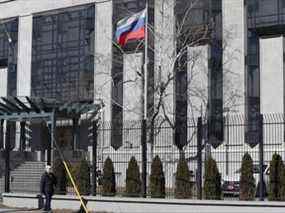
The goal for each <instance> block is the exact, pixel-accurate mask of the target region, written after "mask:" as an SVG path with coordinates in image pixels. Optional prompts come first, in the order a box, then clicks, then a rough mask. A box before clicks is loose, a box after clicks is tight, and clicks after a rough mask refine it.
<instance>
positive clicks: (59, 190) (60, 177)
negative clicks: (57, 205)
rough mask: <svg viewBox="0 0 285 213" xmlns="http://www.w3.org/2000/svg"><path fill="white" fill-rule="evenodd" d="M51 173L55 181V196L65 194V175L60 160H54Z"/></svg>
mask: <svg viewBox="0 0 285 213" xmlns="http://www.w3.org/2000/svg"><path fill="white" fill-rule="evenodd" d="M53 173H54V175H55V177H56V179H57V184H56V187H55V194H60V195H64V194H66V186H67V174H66V170H65V168H64V165H63V163H62V161H61V160H60V159H56V160H55V161H54V164H53Z"/></svg>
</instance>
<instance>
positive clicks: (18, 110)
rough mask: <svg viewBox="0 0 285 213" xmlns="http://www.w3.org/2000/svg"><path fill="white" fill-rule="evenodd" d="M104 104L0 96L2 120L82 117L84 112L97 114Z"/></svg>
mask: <svg viewBox="0 0 285 213" xmlns="http://www.w3.org/2000/svg"><path fill="white" fill-rule="evenodd" d="M101 108H102V104H94V103H90V102H66V103H61V102H58V101H56V100H54V99H47V98H38V97H28V96H25V97H0V120H7V121H19V122H21V121H31V120H33V119H35V118H48V117H50V116H54V117H56V118H60V119H73V118H80V116H81V115H82V114H86V113H91V114H94V115H96V114H97V112H98V111H99V110H100V109H101Z"/></svg>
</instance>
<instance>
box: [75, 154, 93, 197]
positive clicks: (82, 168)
mask: <svg viewBox="0 0 285 213" xmlns="http://www.w3.org/2000/svg"><path fill="white" fill-rule="evenodd" d="M76 183H77V187H78V190H79V192H80V194H81V195H89V194H90V191H91V183H90V166H89V163H88V161H87V160H85V159H82V160H81V161H80V163H79V165H78V171H77V174H76Z"/></svg>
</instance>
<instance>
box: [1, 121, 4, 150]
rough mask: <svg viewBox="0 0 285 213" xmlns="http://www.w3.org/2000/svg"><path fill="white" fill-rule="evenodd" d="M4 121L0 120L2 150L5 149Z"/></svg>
mask: <svg viewBox="0 0 285 213" xmlns="http://www.w3.org/2000/svg"><path fill="white" fill-rule="evenodd" d="M3 131H4V120H0V149H3V148H4V132H3Z"/></svg>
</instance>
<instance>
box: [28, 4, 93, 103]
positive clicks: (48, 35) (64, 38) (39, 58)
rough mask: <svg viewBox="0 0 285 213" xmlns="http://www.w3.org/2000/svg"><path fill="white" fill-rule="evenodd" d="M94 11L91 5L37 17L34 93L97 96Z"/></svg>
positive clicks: (68, 97)
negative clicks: (94, 76) (94, 73)
mask: <svg viewBox="0 0 285 213" xmlns="http://www.w3.org/2000/svg"><path fill="white" fill-rule="evenodd" d="M94 11H95V9H94V6H89V5H88V6H85V7H80V8H72V9H71V10H64V11H54V12H53V14H48V15H47V14H45V15H39V16H36V17H35V18H34V21H33V30H34V32H33V51H32V95H34V96H41V97H48V98H56V99H58V100H61V101H83V100H84V101H86V100H87V101H92V100H93V84H94V80H93V71H94V58H93V56H94V47H93V45H94V42H93V40H94V25H95V14H94Z"/></svg>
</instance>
